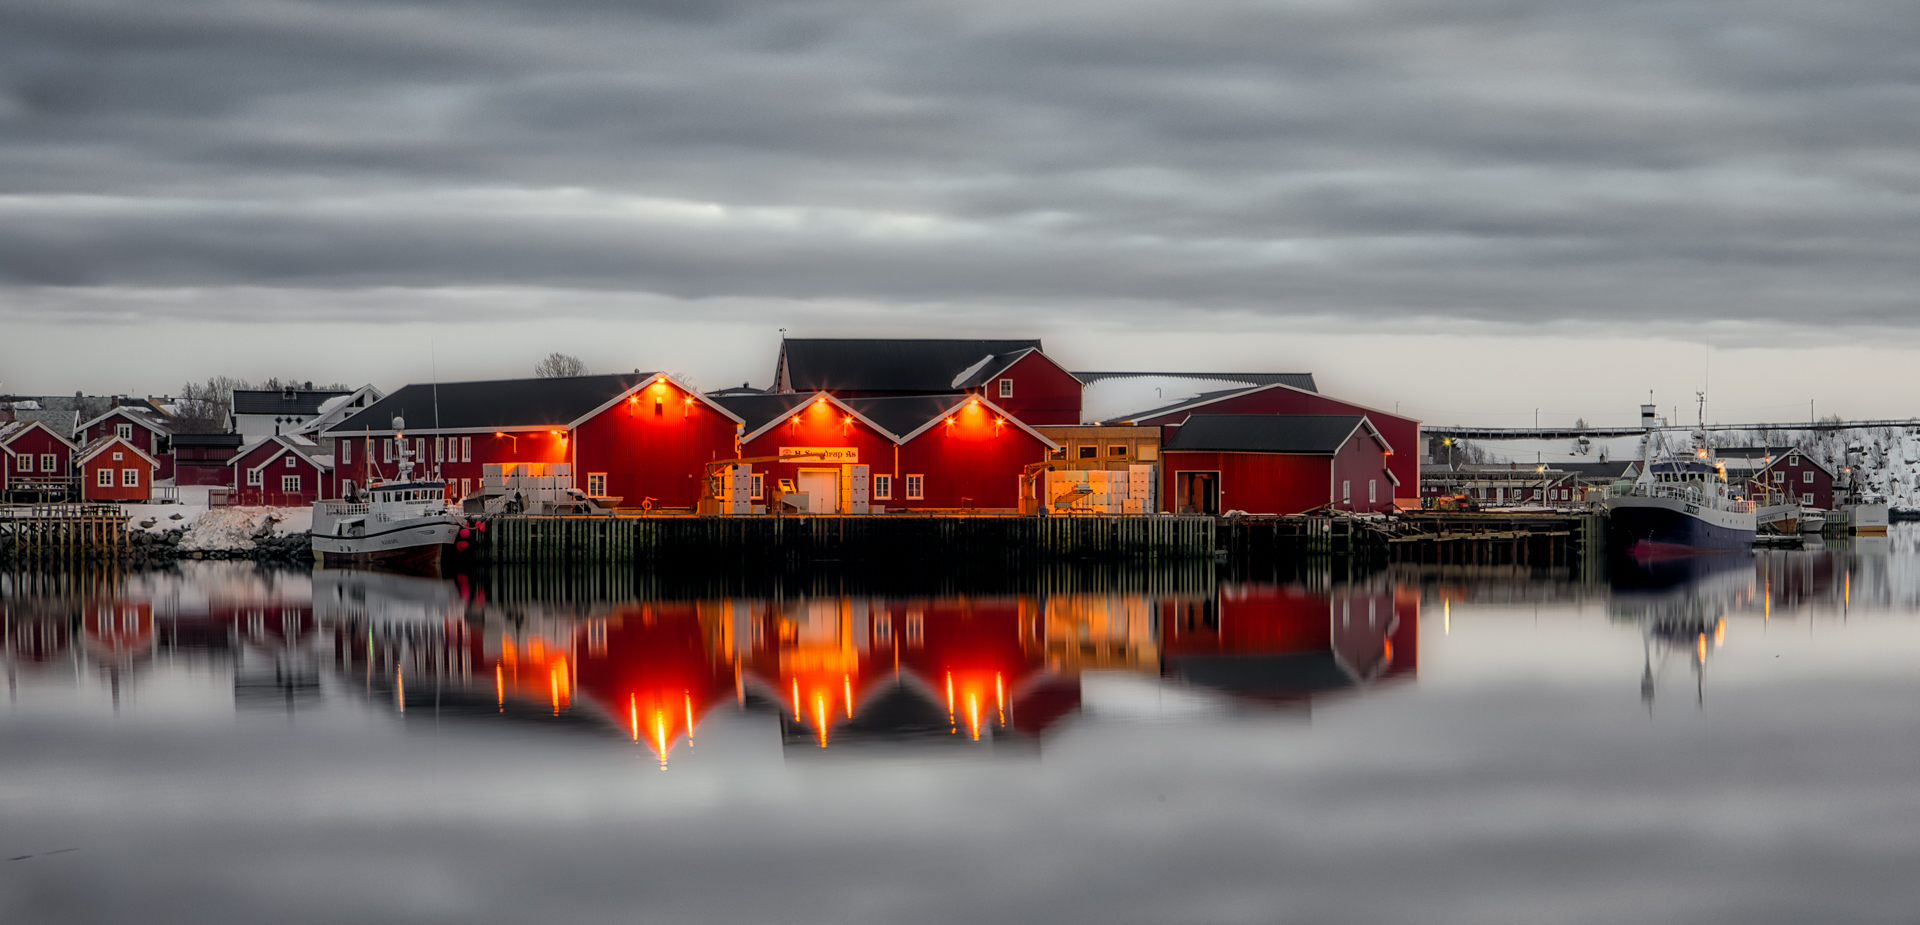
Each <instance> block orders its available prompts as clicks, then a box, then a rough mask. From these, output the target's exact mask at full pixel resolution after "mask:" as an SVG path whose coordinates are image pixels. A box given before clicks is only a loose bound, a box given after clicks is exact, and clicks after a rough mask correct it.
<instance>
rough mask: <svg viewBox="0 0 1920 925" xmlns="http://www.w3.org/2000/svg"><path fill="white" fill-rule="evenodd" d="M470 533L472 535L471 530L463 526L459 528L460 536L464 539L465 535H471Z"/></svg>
mask: <svg viewBox="0 0 1920 925" xmlns="http://www.w3.org/2000/svg"><path fill="white" fill-rule="evenodd" d="M471 535H473V531H471V530H468V529H466V528H465V527H462V528H461V529H460V538H461V539H463V540H464V539H466V538H467V537H469V536H471Z"/></svg>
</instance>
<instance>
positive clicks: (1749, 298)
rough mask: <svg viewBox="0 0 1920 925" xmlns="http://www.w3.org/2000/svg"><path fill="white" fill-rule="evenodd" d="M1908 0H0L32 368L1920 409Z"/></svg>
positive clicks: (105, 384) (1513, 407) (17, 293)
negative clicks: (916, 380)
mask: <svg viewBox="0 0 1920 925" xmlns="http://www.w3.org/2000/svg"><path fill="white" fill-rule="evenodd" d="M1917 24H1920V18H1917V17H1915V16H1914V15H1913V9H1912V6H1911V4H1910V3H1906V2H1895V0H1824V2H1821V3H1806V2H1796V3H1788V2H1783V0H1739V2H1733V0H1659V2H1651V0H1648V2H1613V0H1581V2H1573V0H1560V2H1554V0H1542V2H1525V0H1380V2H1341V0H1306V2H1244V3H1243V2H1214V0H1178V2H1174V0H1165V2H1160V0H1134V2H1128V0H1100V2H1076V0H1053V2H1048V3H1033V2H1031V0H1022V2H1011V0H1007V2H1002V0H965V2H944V3H932V2H914V0H896V2H888V3H884V4H875V3H869V2H851V0H842V2H835V0H777V2H729V0H670V2H656V3H647V2H640V0H541V2H538V3H532V2H527V3H513V2H484V0H481V2H474V0H469V2H462V3H457V4H455V3H433V2H417V3H394V2H349V0H332V2H327V3H297V2H278V0H168V2H164V3H155V2H152V0H9V2H6V3H5V4H4V6H0V340H4V342H5V348H4V350H0V390H4V391H17V392H53V391H70V390H73V389H81V388H84V389H87V390H88V391H94V392H106V391H131V392H161V391H167V390H171V389H174V388H177V387H178V385H179V383H180V382H181V381H182V380H184V379H187V378H203V377H205V376H207V375H211V374H215V373H228V374H233V375H241V376H248V377H255V378H258V377H265V376H269V375H283V376H285V375H292V376H295V377H299V378H312V379H316V380H336V379H338V380H347V381H352V382H360V381H374V382H376V383H378V384H381V385H383V386H385V387H388V388H392V387H397V386H399V385H401V384H404V383H405V382H407V381H410V380H417V379H424V378H426V377H428V376H431V375H435V374H438V375H440V376H442V377H443V378H476V377H495V376H513V375H524V374H526V373H527V372H529V371H530V369H531V366H532V364H533V362H534V361H535V360H536V359H538V357H539V356H540V355H542V354H544V353H545V352H546V351H549V350H563V351H567V352H571V353H576V354H578V355H580V356H582V357H583V358H585V359H586V360H587V361H588V363H589V365H590V366H591V367H592V368H594V369H596V370H603V371H612V370H619V369H629V368H633V367H646V368H669V369H675V370H679V371H682V372H684V373H686V374H688V375H690V376H692V377H693V378H694V379H696V380H698V381H699V382H701V384H703V385H707V386H718V385H723V384H732V383H736V382H739V381H743V380H745V381H752V382H753V383H754V384H755V385H764V384H766V383H767V381H768V379H769V378H770V374H771V369H772V364H773V356H774V352H775V350H776V348H777V344H778V339H779V329H780V328H787V329H788V330H789V332H790V333H791V334H792V335H794V336H821V335H834V336H846V335H869V336H892V335H907V336H982V335H1035V336H1043V337H1045V338H1046V340H1047V347H1048V349H1049V352H1051V353H1054V354H1055V355H1058V356H1060V357H1061V358H1062V359H1063V360H1064V361H1066V362H1067V363H1068V365H1069V366H1071V367H1074V368H1078V369H1103V368H1108V369H1110V368H1116V367H1140V366H1153V367H1160V368H1191V369H1223V368H1224V369H1236V368H1239V369H1246V368H1251V369H1263V370H1308V371H1312V372H1315V373H1317V374H1318V375H1319V377H1320V380H1321V383H1322V386H1323V388H1325V389H1326V390H1328V391H1334V392H1339V393H1341V394H1349V395H1353V396H1354V397H1356V398H1359V399H1362V400H1365V401H1368V402H1370V403H1373V404H1376V405H1386V404H1389V403H1392V402H1404V403H1406V404H1407V405H1408V406H1410V407H1411V408H1412V409H1414V410H1416V411H1418V412H1419V413H1420V414H1421V416H1422V417H1424V418H1426V419H1428V420H1431V421H1436V422H1453V421H1461V422H1465V421H1479V422H1485V423H1524V422H1525V421H1524V420H1523V418H1526V417H1528V416H1530V415H1531V413H1532V409H1533V408H1535V407H1542V408H1543V409H1545V410H1543V412H1542V415H1543V418H1546V417H1548V416H1549V413H1552V414H1558V415H1564V416H1567V417H1570V416H1571V415H1573V414H1583V415H1585V416H1586V417H1588V418H1589V420H1593V421H1596V422H1598V421H1600V420H1603V419H1608V416H1609V415H1612V416H1613V417H1614V418H1617V419H1619V420H1622V421H1625V420H1630V419H1632V417H1633V405H1634V404H1636V403H1637V402H1639V401H1641V400H1644V397H1645V393H1646V391H1647V390H1648V389H1654V390H1656V392H1657V393H1658V397H1657V400H1658V401H1659V402H1660V403H1661V404H1663V405H1667V404H1671V403H1674V402H1678V403H1680V404H1685V403H1686V402H1687V401H1689V400H1690V399H1691V394H1692V392H1693V390H1695V389H1698V388H1701V387H1702V386H1703V385H1708V386H1709V388H1710V391H1712V393H1713V396H1714V397H1713V404H1714V408H1715V409H1716V411H1717V412H1719V413H1715V414H1714V416H1715V417H1718V418H1720V419H1722V420H1751V419H1756V418H1760V419H1785V418H1793V419H1798V418H1800V417H1804V416H1805V414H1806V411H1807V402H1808V400H1810V399H1812V400H1815V401H1816V402H1817V403H1818V406H1819V407H1818V410H1819V411H1820V412H1822V413H1825V412H1827V411H1837V412H1841V413H1847V414H1860V415H1869V414H1871V415H1897V416H1903V417H1904V416H1907V415H1910V414H1914V413H1920V401H1915V400H1914V399H1913V398H1911V397H1909V396H1913V395H1915V394H1917V393H1920V389H1917V388H1916V386H1920V373H1910V372H1909V371H1908V370H1910V369H1914V368H1917V367H1920V363H1917V362H1916V361H1920V312H1916V311H1915V310H1914V307H1913V306H1914V301H1915V295H1914V294H1915V292H1916V291H1920V289H1917V288H1916V286H1915V282H1916V278H1917V277H1920V269H1917V268H1920V263H1917V262H1916V261H1915V259H1914V257H1915V251H1916V248H1915V244H1916V240H1917V239H1920V233H1917V229H1920V226H1917V225H1916V217H1920V199H1917V198H1916V190H1920V154H1916V145H1915V142H1916V140H1917V139H1916V134H1920V133H1917V132H1916V122H1917V120H1920V85H1917V84H1916V79H1920V51H1916V49H1920V28H1917Z"/></svg>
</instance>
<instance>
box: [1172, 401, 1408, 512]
mask: <svg viewBox="0 0 1920 925" xmlns="http://www.w3.org/2000/svg"><path fill="white" fill-rule="evenodd" d="M1166 432H1167V436H1166V438H1165V440H1164V441H1163V443H1162V446H1161V460H1162V462H1161V473H1160V478H1161V484H1160V492H1161V494H1160V497H1161V498H1162V499H1163V500H1162V507H1164V508H1166V509H1167V510H1168V511H1169V512H1171V513H1175V514H1216V515H1217V514H1222V513H1225V512H1227V511H1246V512H1247V513H1250V514H1299V513H1304V512H1307V511H1312V510H1318V509H1322V508H1330V509H1333V510H1340V511H1356V512H1364V513H1385V512H1388V511H1391V510H1393V498H1394V474H1393V470H1392V468H1391V466H1390V464H1391V461H1392V458H1393V446H1392V444H1390V443H1388V442H1387V439H1386V438H1385V437H1383V436H1382V435H1381V433H1380V431H1379V430H1377V429H1375V428H1374V426H1373V424H1372V422H1371V421H1369V420H1368V419H1367V418H1366V417H1365V416H1363V415H1318V414H1315V415H1290V414H1196V415H1192V416H1190V417H1188V418H1187V419H1186V423H1184V424H1182V425H1180V426H1178V427H1171V426H1169V427H1167V428H1166Z"/></svg>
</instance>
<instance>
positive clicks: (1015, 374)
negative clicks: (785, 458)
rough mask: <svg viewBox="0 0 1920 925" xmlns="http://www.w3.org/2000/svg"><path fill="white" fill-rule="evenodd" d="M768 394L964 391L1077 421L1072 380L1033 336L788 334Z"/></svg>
mask: <svg viewBox="0 0 1920 925" xmlns="http://www.w3.org/2000/svg"><path fill="white" fill-rule="evenodd" d="M768 391H769V392H772V393H775V394H795V393H802V394H810V393H813V392H826V393H828V394H831V395H834V396H837V397H839V398H903V397H910V396H918V395H965V396H969V397H976V398H985V399H987V400H989V401H991V402H993V403H994V405H995V406H996V407H998V408H1000V409H1001V411H1002V412H1004V413H1006V414H1010V415H1013V416H1014V417H1017V418H1019V419H1020V420H1021V421H1024V422H1026V423H1028V424H1078V423H1080V391H1081V383H1080V380H1078V379H1076V378H1074V376H1073V374H1072V373H1070V372H1067V370H1066V368H1065V367H1063V366H1061V365H1060V364H1058V363H1056V362H1054V361H1053V360H1052V359H1051V358H1050V357H1048V356H1047V355H1046V353H1045V351H1043V350H1042V349H1041V346H1040V341H1038V340H949V339H931V338H928V339H922V338H789V339H787V340H783V341H781V343H780V358H779V361H778V363H777V365H776V367H775V369H774V385H773V388H771V389H769V390H768Z"/></svg>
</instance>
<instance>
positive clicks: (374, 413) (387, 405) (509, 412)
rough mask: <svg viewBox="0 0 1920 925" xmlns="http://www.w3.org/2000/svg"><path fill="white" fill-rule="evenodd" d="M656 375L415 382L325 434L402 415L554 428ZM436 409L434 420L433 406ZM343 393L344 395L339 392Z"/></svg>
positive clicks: (416, 422)
mask: <svg viewBox="0 0 1920 925" xmlns="http://www.w3.org/2000/svg"><path fill="white" fill-rule="evenodd" d="M656 375H659V374H658V373H621V374H619V375H612V376H571V377H566V378H559V379H491V380H486V381H482V382H442V383H440V384H439V385H438V386H437V387H436V386H434V385H432V384H420V383H415V384H412V385H409V386H407V387H405V388H403V389H400V390H399V391H397V392H394V393H393V394H392V395H388V396H387V397H385V398H383V399H380V400H379V401H377V402H374V403H373V404H372V405H371V406H369V407H367V408H366V409H365V410H363V411H361V412H359V413H358V414H355V415H353V416H352V417H349V418H347V419H346V420H344V421H341V422H340V423H338V424H335V425H333V426H332V427H329V428H327V430H326V432H327V433H329V434H342V433H349V432H359V431H386V430H392V429H393V424H392V421H393V418H394V417H395V416H396V415H397V416H400V417H404V418H406V421H407V426H408V427H410V428H412V429H415V430H434V429H446V430H472V429H479V428H489V427H560V426H565V425H567V424H571V423H573V422H574V421H576V420H579V419H580V418H581V417H583V416H585V415H587V414H589V413H591V412H592V411H593V410H594V409H595V408H598V407H600V406H601V405H604V404H606V403H607V402H610V401H613V400H614V399H616V398H619V397H620V396H621V395H624V394H626V392H627V390H629V389H631V388H633V387H634V386H636V385H639V384H641V383H644V382H646V381H647V380H648V379H651V378H653V377H654V376H656ZM436 390H437V391H438V396H437V402H438V405H439V412H438V416H437V420H438V422H439V423H438V424H437V425H436V424H435V420H436V415H435V410H434V406H435V404H436V395H435V392H436ZM341 394H345V393H341Z"/></svg>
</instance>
